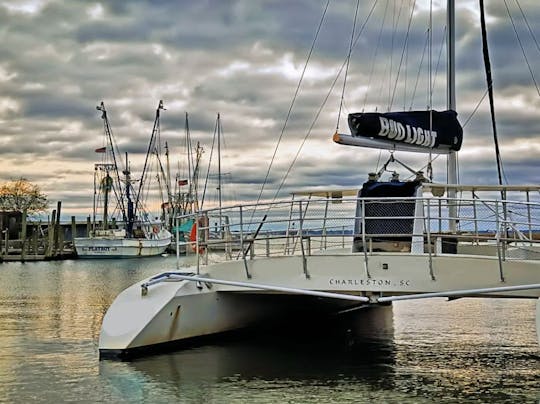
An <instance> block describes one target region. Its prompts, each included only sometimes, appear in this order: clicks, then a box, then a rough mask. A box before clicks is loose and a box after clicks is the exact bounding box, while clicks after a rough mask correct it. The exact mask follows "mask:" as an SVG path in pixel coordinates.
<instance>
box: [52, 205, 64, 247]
mask: <svg viewBox="0 0 540 404" xmlns="http://www.w3.org/2000/svg"><path fill="white" fill-rule="evenodd" d="M61 210H62V202H61V201H58V202H57V203H56V222H55V226H54V247H53V251H54V254H53V255H54V256H57V255H58V253H59V251H60V244H59V241H60V229H61V228H60V214H61Z"/></svg>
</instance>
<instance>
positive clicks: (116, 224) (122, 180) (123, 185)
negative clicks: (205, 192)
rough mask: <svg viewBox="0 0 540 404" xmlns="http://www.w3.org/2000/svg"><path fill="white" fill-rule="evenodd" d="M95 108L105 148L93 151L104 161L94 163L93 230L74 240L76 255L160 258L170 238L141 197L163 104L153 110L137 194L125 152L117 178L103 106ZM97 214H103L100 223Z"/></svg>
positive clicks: (116, 149)
mask: <svg viewBox="0 0 540 404" xmlns="http://www.w3.org/2000/svg"><path fill="white" fill-rule="evenodd" d="M97 109H98V111H101V118H102V119H103V123H104V133H105V137H106V139H107V141H106V142H107V145H106V146H103V147H101V148H99V149H96V152H97V153H100V154H102V155H103V156H104V158H103V160H102V162H100V163H96V164H95V169H94V203H93V220H92V229H91V230H90V231H89V234H88V237H75V238H74V240H73V243H74V245H75V249H76V252H77V256H78V257H79V258H131V257H147V256H155V255H160V254H162V253H163V252H164V251H165V250H166V249H167V247H168V246H169V245H170V243H171V237H172V235H171V233H170V232H169V231H168V230H167V229H166V228H165V227H164V226H163V221H162V220H160V219H158V218H152V216H151V215H150V213H149V212H148V211H146V209H145V206H144V202H143V199H142V196H141V195H142V190H143V188H142V185H143V184H144V180H145V172H146V167H147V162H148V158H149V155H150V153H151V151H152V150H153V149H154V146H153V144H154V143H155V137H156V136H155V134H156V132H157V130H158V129H157V128H158V127H159V111H160V110H161V109H163V103H162V102H161V101H160V104H159V106H158V108H157V110H156V119H155V122H154V130H153V132H152V137H151V140H150V146H149V152H148V153H147V156H146V161H145V168H144V170H143V175H142V178H141V180H140V181H139V184H140V187H139V191H138V192H135V190H134V188H133V181H132V178H131V171H130V167H129V161H128V156H127V153H126V158H125V166H124V167H123V169H122V170H121V171H122V174H123V177H122V176H121V175H120V169H119V167H118V161H117V155H118V153H119V152H118V147H117V145H116V142H115V141H114V137H113V133H112V130H111V126H110V123H109V119H108V117H107V111H106V109H105V105H104V103H103V102H102V103H101V105H99V106H98V107H97ZM133 198H135V200H133ZM111 201H112V202H114V205H113V204H112V203H111ZM111 207H113V208H111ZM98 211H101V212H102V213H101V220H100V219H99V217H98ZM111 211H112V212H113V214H111ZM114 213H117V214H119V215H120V220H116V219H114Z"/></svg>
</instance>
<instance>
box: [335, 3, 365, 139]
mask: <svg viewBox="0 0 540 404" xmlns="http://www.w3.org/2000/svg"><path fill="white" fill-rule="evenodd" d="M359 7H360V0H356V9H355V11H354V21H353V26H352V32H351V41H350V43H349V53H348V54H347V59H346V60H347V63H346V66H345V75H344V76H343V88H342V90H341V102H340V103H339V110H338V117H337V122H336V132H337V131H338V130H339V118H340V117H341V110H342V108H343V99H344V98H345V87H346V85H347V75H348V73H349V64H350V62H351V54H352V49H353V43H354V34H355V30H356V20H357V18H358V8H359Z"/></svg>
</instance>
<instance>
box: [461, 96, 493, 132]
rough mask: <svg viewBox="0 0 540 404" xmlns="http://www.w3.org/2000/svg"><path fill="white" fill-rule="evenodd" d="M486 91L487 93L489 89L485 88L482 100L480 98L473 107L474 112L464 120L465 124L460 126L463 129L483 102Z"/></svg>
mask: <svg viewBox="0 0 540 404" xmlns="http://www.w3.org/2000/svg"><path fill="white" fill-rule="evenodd" d="M488 91H489V89H487V88H486V91H484V95H483V96H482V98H480V101H478V103H477V104H476V107H474V110H473V111H472V112H471V114H470V115H469V116H468V118H467V119H466V120H465V123H464V124H463V125H462V127H463V128H465V126H467V124H468V123H469V121H470V120H471V119H472V117H473V116H474V114H476V111H478V108H480V105H481V104H482V102H484V99H485V98H486V95H487V94H488Z"/></svg>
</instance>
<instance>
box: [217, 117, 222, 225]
mask: <svg viewBox="0 0 540 404" xmlns="http://www.w3.org/2000/svg"><path fill="white" fill-rule="evenodd" d="M217 150H218V188H217V189H218V202H219V229H220V230H219V231H220V232H221V228H222V223H221V207H222V199H221V119H220V115H219V112H218V114H217Z"/></svg>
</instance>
